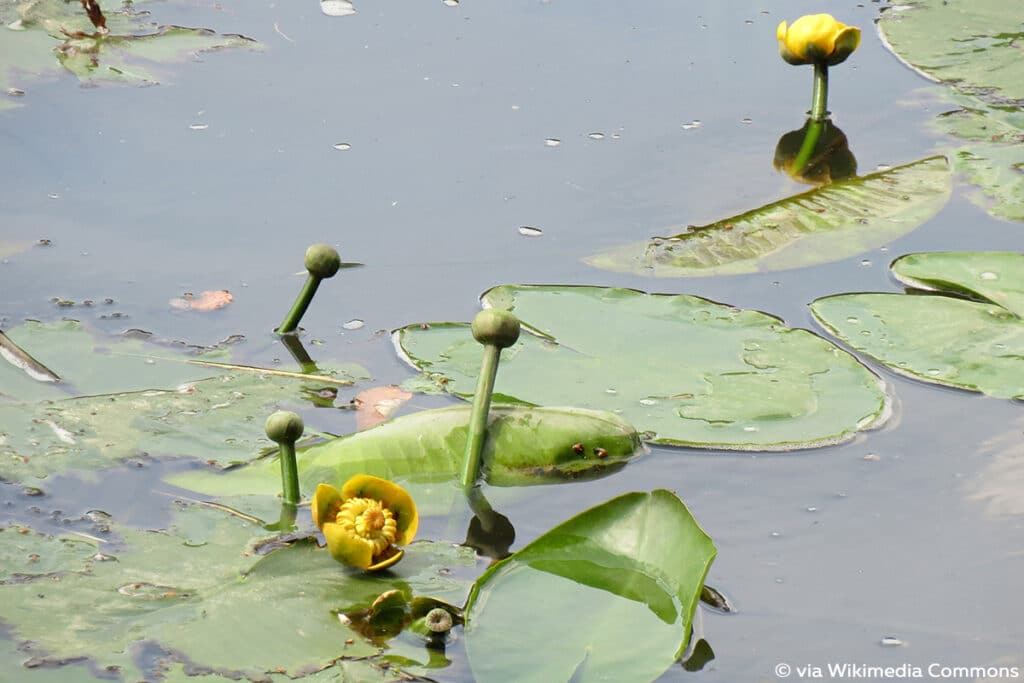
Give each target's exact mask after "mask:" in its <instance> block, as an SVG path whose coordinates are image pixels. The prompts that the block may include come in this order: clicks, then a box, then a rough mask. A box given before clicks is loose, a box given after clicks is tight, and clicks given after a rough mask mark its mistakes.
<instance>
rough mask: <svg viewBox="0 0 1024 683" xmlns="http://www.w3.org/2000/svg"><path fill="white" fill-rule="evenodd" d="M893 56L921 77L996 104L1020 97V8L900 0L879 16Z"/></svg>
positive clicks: (989, 1) (1023, 64)
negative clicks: (920, 74) (921, 75)
mask: <svg viewBox="0 0 1024 683" xmlns="http://www.w3.org/2000/svg"><path fill="white" fill-rule="evenodd" d="M878 30H879V31H880V33H881V35H882V38H883V40H884V41H885V42H886V44H887V45H888V46H889V49H890V50H892V51H893V52H894V53H895V54H896V56H897V57H899V58H900V59H901V60H902V61H903V62H904V63H905V64H907V65H908V66H910V67H911V68H912V69H914V70H916V71H918V72H920V73H922V74H923V75H924V76H925V77H927V78H930V79H931V80H934V81H939V82H942V83H946V84H949V85H952V86H953V87H955V88H957V89H958V90H960V91H962V92H965V93H968V94H971V95H974V96H976V97H979V98H982V99H985V100H987V101H990V102H994V103H996V104H1021V103H1022V102H1024V61H1022V60H1021V45H1020V41H1021V38H1022V36H1024V18H1022V16H1021V13H1020V7H1019V6H1018V5H1016V4H1015V3H1012V2H1005V0H971V2H947V1H946V0H902V1H901V2H900V3H899V5H897V6H894V7H889V8H886V9H885V10H884V11H883V12H882V14H881V17H880V18H879V20H878Z"/></svg>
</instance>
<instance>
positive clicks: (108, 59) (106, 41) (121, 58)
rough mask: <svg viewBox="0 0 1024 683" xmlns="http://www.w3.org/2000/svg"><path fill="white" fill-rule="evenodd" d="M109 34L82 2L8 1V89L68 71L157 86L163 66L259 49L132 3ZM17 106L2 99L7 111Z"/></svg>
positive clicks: (117, 13)
mask: <svg viewBox="0 0 1024 683" xmlns="http://www.w3.org/2000/svg"><path fill="white" fill-rule="evenodd" d="M104 20H105V21H104V23H105V28H103V27H97V26H96V25H94V23H93V22H92V21H91V20H90V18H89V16H88V15H87V13H86V12H85V10H83V8H82V5H81V4H80V3H78V2H64V1H62V0H32V1H31V2H21V3H15V2H4V3H0V24H2V26H0V88H2V89H3V90H4V91H7V90H8V88H10V87H13V86H15V85H19V86H21V89H24V85H23V83H24V81H23V79H25V78H39V77H42V76H45V75H47V74H54V73H56V72H58V71H59V70H60V69H61V68H62V67H63V68H64V69H67V70H68V71H70V72H71V73H73V74H75V75H76V76H78V77H79V78H80V79H81V80H83V81H87V82H90V83H96V82H102V81H114V82H125V83H138V84H144V85H152V84H155V83H158V82H159V80H160V77H159V76H158V75H157V74H156V69H155V67H158V66H159V65H160V64H164V63H170V62H181V61H186V60H188V59H192V58H194V57H195V55H197V54H199V53H201V52H208V51H211V50H219V49H224V48H229V47H256V46H258V45H259V43H257V42H256V41H254V40H252V39H251V38H246V37H245V36H240V35H233V34H218V33H215V32H214V31H211V30H209V29H203V28H188V27H183V26H158V25H156V24H154V23H152V22H151V21H150V18H149V13H148V12H136V11H135V10H134V9H133V7H132V4H126V5H125V6H123V7H121V8H119V9H113V8H112V7H107V10H106V14H105V15H104ZM16 104H17V100H16V99H15V98H12V97H6V98H4V99H2V100H0V109H3V108H5V107H7V106H12V105H16Z"/></svg>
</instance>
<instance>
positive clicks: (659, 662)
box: [465, 490, 716, 683]
mask: <svg viewBox="0 0 1024 683" xmlns="http://www.w3.org/2000/svg"><path fill="white" fill-rule="evenodd" d="M715 552H716V551H715V547H714V545H713V544H712V542H711V539H710V538H709V537H708V536H707V534H705V533H704V531H703V530H702V529H701V528H700V527H699V526H698V525H697V523H696V521H694V519H693V517H692V515H690V512H689V511H688V510H687V509H686V506H685V505H683V503H682V501H680V500H679V499H678V498H677V497H676V496H675V495H674V494H673V493H670V492H669V491H664V490H657V491H653V492H651V493H627V494H625V495H623V496H620V497H618V498H615V499H613V500H610V501H608V502H606V503H603V504H601V505H598V506H597V507H594V508H591V509H590V510H587V511H586V512H583V513H582V514H580V515H578V516H576V517H574V518H572V519H570V520H568V521H567V522H564V523H562V524H561V525H559V526H557V527H555V528H554V529H552V530H550V531H548V532H547V533H545V534H544V535H542V536H541V537H540V538H538V539H537V540H535V541H534V542H532V543H530V544H529V545H527V546H526V547H524V548H523V549H522V550H520V551H518V552H516V553H515V554H513V555H512V556H511V557H509V558H508V559H506V560H503V561H502V562H500V563H498V564H496V565H494V566H493V567H492V568H491V569H489V570H488V571H487V572H486V573H485V574H484V575H483V576H481V577H480V578H479V579H478V580H477V581H476V582H475V583H474V584H473V589H472V591H471V593H470V597H469V602H468V603H467V606H466V633H465V637H466V651H467V654H468V656H469V661H470V665H471V666H472V669H473V675H474V677H475V680H477V681H480V682H481V683H483V682H486V681H508V680H516V681H544V682H545V683H549V682H552V683H553V682H556V681H570V680H571V681H580V682H582V681H596V680H615V681H651V680H654V679H655V678H657V677H658V676H659V675H661V674H662V673H663V672H664V671H665V670H666V669H667V668H668V667H669V666H671V665H672V664H673V663H674V662H675V661H676V660H677V659H678V658H679V657H680V656H681V655H682V653H683V651H684V650H685V649H686V645H687V642H688V639H689V634H690V624H691V621H692V619H693V614H694V611H695V610H696V607H697V601H698V599H699V597H700V594H701V589H702V587H703V585H704V577H705V576H706V575H707V571H708V568H709V567H710V566H711V562H712V561H713V560H714V557H715ZM553 645H554V646H553ZM536 652H542V653H543V656H536V657H532V656H531V657H524V656H523V653H536Z"/></svg>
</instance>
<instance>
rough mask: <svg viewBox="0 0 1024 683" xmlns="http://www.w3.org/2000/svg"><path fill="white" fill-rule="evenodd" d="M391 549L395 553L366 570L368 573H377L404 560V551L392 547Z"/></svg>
mask: <svg viewBox="0 0 1024 683" xmlns="http://www.w3.org/2000/svg"><path fill="white" fill-rule="evenodd" d="M391 549H392V550H393V551H394V552H393V553H391V554H390V555H387V556H385V557H384V559H382V560H379V561H377V562H376V563H374V564H371V565H370V566H369V567H367V568H366V569H367V571H371V572H375V571H377V570H379V569H387V568H388V567H390V566H391V565H393V564H395V563H396V562H398V561H399V560H400V559H402V555H405V551H404V550H401V549H399V548H395V547H392V548H391Z"/></svg>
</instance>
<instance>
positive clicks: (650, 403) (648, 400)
mask: <svg viewBox="0 0 1024 683" xmlns="http://www.w3.org/2000/svg"><path fill="white" fill-rule="evenodd" d="M640 405H642V406H656V405H658V399H655V398H642V399H640Z"/></svg>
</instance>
